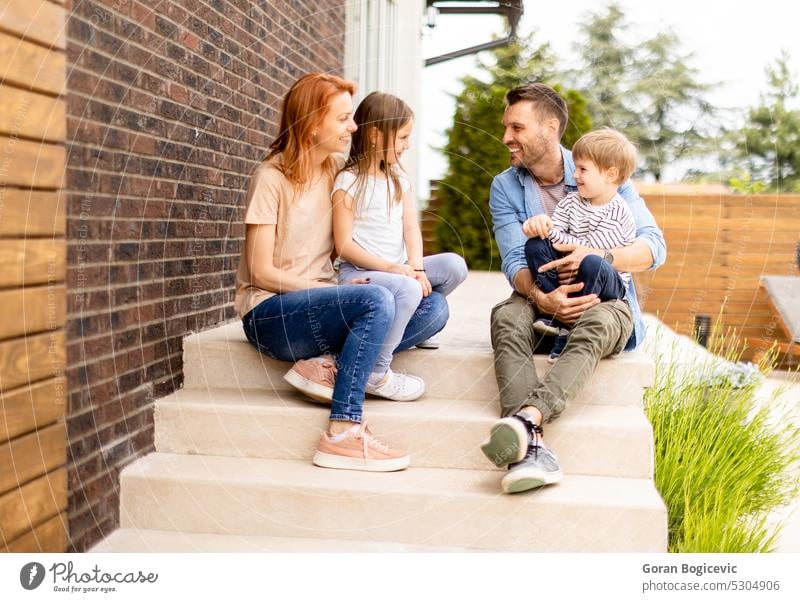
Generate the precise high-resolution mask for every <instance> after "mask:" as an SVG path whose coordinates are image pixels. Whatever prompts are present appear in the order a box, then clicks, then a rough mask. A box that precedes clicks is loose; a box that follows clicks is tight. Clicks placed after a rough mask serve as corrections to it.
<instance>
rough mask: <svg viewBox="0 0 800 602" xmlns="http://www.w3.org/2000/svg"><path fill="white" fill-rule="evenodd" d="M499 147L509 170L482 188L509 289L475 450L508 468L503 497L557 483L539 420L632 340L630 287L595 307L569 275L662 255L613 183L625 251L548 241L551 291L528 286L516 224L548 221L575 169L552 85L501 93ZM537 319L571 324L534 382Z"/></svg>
mask: <svg viewBox="0 0 800 602" xmlns="http://www.w3.org/2000/svg"><path fill="white" fill-rule="evenodd" d="M506 104H507V107H506V109H505V113H504V115H503V126H504V128H505V133H504V135H503V143H504V144H505V145H506V146H507V147H508V150H509V151H510V153H511V167H509V168H508V169H507V170H506V171H504V172H503V173H501V174H499V175H498V176H496V177H495V178H494V180H493V182H492V187H491V191H490V197H489V206H490V209H491V212H492V222H493V229H494V234H495V238H496V239H497V244H498V247H499V248H500V254H501V258H502V268H503V272H504V273H505V275H506V278H507V279H508V281H509V283H510V284H511V286H512V288H513V289H514V290H513V292H512V294H511V296H510V297H509V298H508V299H506V300H505V301H502V302H501V303H499V304H498V305H496V306H495V307H494V309H493V310H492V317H491V334H492V348H493V349H494V365H495V374H496V377H497V385H498V387H499V389H500V405H501V415H502V416H503V418H501V419H500V420H498V421H497V422H496V423H495V424H494V425H493V426H492V428H491V431H490V435H489V439H488V440H487V441H486V442H485V443H484V444H483V445H482V450H483V452H484V454H485V455H486V456H487V458H489V460H490V461H492V462H493V463H494V464H495V465H497V466H506V465H507V466H508V473H507V474H506V475H505V477H504V478H503V480H502V487H503V491H505V492H506V493H516V492H520V491H527V490H530V489H534V488H537V487H541V486H543V485H547V484H551V483H557V482H558V481H560V480H561V479H562V477H563V475H562V472H561V468H560V466H559V464H558V460H557V458H556V456H555V454H554V453H553V452H552V451H551V450H550V449H548V448H547V447H546V446H545V444H544V439H543V436H542V434H543V433H542V424H543V423H545V422H550V421H552V420H554V419H556V418H558V416H559V415H560V414H561V412H562V411H563V409H564V407H565V405H566V404H567V402H569V401H570V400H572V399H574V398H575V396H576V395H577V394H578V392H579V391H580V390H581V389H582V388H583V386H584V385H585V384H586V383H587V382H588V380H589V378H590V377H591V375H592V374H593V373H594V370H595V368H596V367H597V364H598V362H599V361H600V360H601V359H602V358H604V357H608V356H611V355H614V354H617V353H620V352H622V351H632V350H633V349H635V348H636V346H637V345H638V344H639V343H641V342H642V340H643V339H644V335H645V326H644V322H643V320H642V316H641V310H640V309H639V304H638V302H637V300H636V291H635V289H634V286H633V281H632V280H631V282H630V284H629V285H628V287H627V291H626V299H625V300H614V301H606V302H602V303H601V302H600V299H598V298H597V296H596V295H586V294H581V289H582V288H583V284H582V283H576V282H574V280H575V275H576V274H577V272H578V268H579V267H580V264H581V261H582V260H583V259H584V258H585V257H586V256H588V255H590V254H594V255H598V256H599V257H602V258H603V259H604V260H605V261H607V262H608V263H609V264H610V265H611V267H613V268H614V269H615V270H617V271H619V272H641V271H645V270H649V269H656V268H657V267H659V266H660V265H662V264H663V263H664V260H665V258H666V244H665V242H664V236H663V234H662V233H661V230H660V229H659V228H658V226H657V225H656V223H655V219H654V218H653V215H652V214H651V213H650V211H649V210H648V209H647V207H646V205H645V204H644V201H643V200H642V198H641V197H640V196H639V194H638V193H637V192H636V189H635V188H634V186H633V184H632V183H631V181H630V180H628V181H626V182H624V183H623V184H622V185H621V186H620V187H619V194H620V195H621V196H622V198H623V199H624V200H625V201H626V202H627V203H628V206H629V209H630V211H631V213H632V215H633V218H634V222H635V224H636V239H635V241H634V242H633V244H631V245H628V246H626V247H619V248H610V249H591V248H588V247H584V246H580V245H557V246H556V249H557V250H559V251H561V252H563V253H566V255H565V256H564V257H562V258H561V259H558V260H556V261H554V262H552V263H550V264H547V265H545V266H542V267H541V268H540V271H541V272H544V271H547V270H550V269H555V270H557V271H558V277H559V284H560V286H559V287H558V288H557V289H555V290H553V291H552V292H549V293H545V292H544V291H542V290H540V289H539V288H537V287H536V285H535V284H534V275H532V274H531V273H530V270H529V269H528V264H527V262H526V258H525V243H526V242H527V237H526V236H525V234H524V233H523V229H522V226H523V224H524V223H525V221H526V220H527V219H529V218H531V217H533V216H535V215H538V214H541V213H545V214H547V215H552V213H553V211H554V209H555V207H556V205H557V204H558V203H559V202H560V201H561V200H562V199H563V198H564V197H565V196H567V194H569V193H571V192H576V191H577V185H576V181H575V164H574V162H573V160H572V154H571V153H570V151H568V150H567V149H565V148H564V147H562V146H561V144H560V141H561V137H562V136H563V134H564V130H565V129H566V126H567V121H568V112H567V105H566V103H565V102H564V99H563V98H561V96H560V95H559V94H558V93H557V92H556V91H555V90H553V89H552V88H550V87H548V86H546V85H544V84H541V83H534V84H527V85H524V86H520V87H517V88H514V89H513V90H510V91H509V92H508V93H507V94H506ZM541 316H548V317H549V316H553V317H554V318H555V319H557V320H558V321H559V322H561V323H565V324H569V325H572V332H571V334H570V336H569V339H568V341H567V344H566V347H565V348H564V350H563V353H562V354H561V357H560V359H559V360H558V361H557V362H556V363H555V365H554V366H553V368H552V369H551V370H550V372H548V374H547V376H546V377H545V378H544V379H542V380H541V381H540V380H539V378H538V376H537V374H536V367H535V366H534V363H533V357H532V354H533V353H534V352H548V351H549V349H548V345H549V344H551V342H552V338H548V337H542V336H540V335H538V334H537V333H536V332H535V331H534V328H533V324H534V322H536V320H537V319H538V318H539V317H541Z"/></svg>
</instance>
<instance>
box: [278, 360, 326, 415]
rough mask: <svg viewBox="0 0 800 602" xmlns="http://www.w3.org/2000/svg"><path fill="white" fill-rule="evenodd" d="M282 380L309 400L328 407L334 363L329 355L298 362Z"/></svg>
mask: <svg viewBox="0 0 800 602" xmlns="http://www.w3.org/2000/svg"><path fill="white" fill-rule="evenodd" d="M283 379H284V380H285V381H286V382H288V383H289V384H290V385H292V386H293V387H294V388H295V389H297V390H299V391H302V392H303V393H305V394H306V395H308V396H309V397H310V398H311V399H314V400H316V401H320V402H322V403H324V404H327V405H330V404H331V401H332V400H333V386H334V384H335V383H336V362H334V361H333V358H332V357H331V356H330V355H320V356H319V357H312V358H310V359H307V360H299V361H297V362H295V364H294V366H292V367H291V369H290V370H289V371H288V372H287V373H286V374H284V375H283Z"/></svg>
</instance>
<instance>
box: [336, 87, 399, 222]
mask: <svg viewBox="0 0 800 602" xmlns="http://www.w3.org/2000/svg"><path fill="white" fill-rule="evenodd" d="M413 118H414V112H413V111H412V110H411V107H409V106H408V105H407V104H406V103H405V102H404V101H403V100H402V99H400V98H398V97H397V96H394V95H392V94H386V93H384V92H372V93H370V94H368V95H367V97H366V98H364V100H362V101H361V103H360V104H359V105H358V108H357V109H356V112H355V114H354V115H353V119H354V120H355V122H356V125H357V126H358V129H357V130H356V132H355V133H354V134H353V138H352V145H351V146H350V156H349V157H348V158H347V162H346V163H345V166H344V169H346V170H348V171H352V172H353V173H354V174H355V176H356V180H355V182H354V183H353V186H352V189H351V190H348V191H347V193H348V194H349V195H350V196H351V197H353V205H354V206H353V213H354V214H356V215H358V212H359V211H360V209H361V206H362V204H363V202H364V197H365V196H366V189H367V178H368V174H369V168H370V166H371V165H374V164H376V163H377V164H378V167H379V168H380V169H381V171H383V172H384V173H386V178H387V179H389V180H390V181H391V182H392V187H393V190H394V195H393V198H392V197H391V195H390V197H389V198H387V210H390V209H391V203H392V201H394V202H396V203H399V202H400V201H401V200H402V198H403V190H402V186H401V185H400V177H399V175H400V174H398V172H397V170H396V169H388V162H387V161H386V153H387V150H388V148H391V145H392V144H394V140H395V137H396V136H397V130H399V129H400V128H401V127H403V126H404V125H405V124H407V123H408V122H409V121H411V120H412V119H413ZM373 128H374V129H377V130H378V132H380V133H381V135H382V137H383V145H384V146H385V147H387V148H382V149H379V148H376V147H375V145H374V144H373V143H372V135H371V132H372V130H373ZM396 167H397V169H399V170H402V169H403V166H402V165H400V164H399V163H398V164H397V165H396ZM389 188H391V187H388V186H387V190H388V189H389Z"/></svg>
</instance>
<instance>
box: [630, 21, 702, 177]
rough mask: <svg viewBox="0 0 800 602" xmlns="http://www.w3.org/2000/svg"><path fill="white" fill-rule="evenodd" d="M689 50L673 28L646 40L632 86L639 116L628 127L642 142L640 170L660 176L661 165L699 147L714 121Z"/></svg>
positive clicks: (696, 150)
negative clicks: (632, 124) (683, 51)
mask: <svg viewBox="0 0 800 602" xmlns="http://www.w3.org/2000/svg"><path fill="white" fill-rule="evenodd" d="M691 59H692V55H691V54H682V53H681V51H680V40H679V39H678V37H677V36H676V35H675V34H674V33H673V32H671V31H666V32H662V33H659V34H657V35H656V36H655V37H653V38H651V39H649V40H646V41H645V42H644V43H643V44H642V45H641V46H640V50H639V51H638V52H637V58H636V61H635V63H634V67H633V69H634V72H635V74H636V77H635V83H634V85H633V87H632V89H631V100H632V101H633V103H634V104H633V105H632V106H633V110H634V111H635V112H636V114H637V116H638V118H637V120H636V125H635V126H634V127H633V128H632V129H631V131H630V132H628V134H629V136H630V137H631V139H632V140H633V141H634V142H635V143H637V144H638V146H639V155H640V165H639V169H640V171H643V172H645V173H651V174H652V175H653V176H654V177H655V179H656V181H660V180H661V174H662V171H663V166H664V165H668V164H670V163H672V162H674V161H676V160H678V159H681V158H683V157H686V156H689V155H691V154H694V153H697V152H699V151H700V150H701V148H703V146H702V144H703V142H704V141H705V139H706V138H707V137H708V136H709V135H710V134H711V131H712V129H713V127H714V125H713V120H714V114H715V110H714V108H713V107H712V106H711V104H709V103H708V102H707V101H706V100H705V98H704V96H705V93H706V92H707V91H708V90H709V88H710V87H711V86H710V85H709V84H704V83H701V82H700V81H698V79H697V75H698V71H697V69H696V68H694V67H691V66H690V64H691Z"/></svg>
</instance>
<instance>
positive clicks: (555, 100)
mask: <svg viewBox="0 0 800 602" xmlns="http://www.w3.org/2000/svg"><path fill="white" fill-rule="evenodd" d="M523 100H529V101H531V102H532V103H533V108H534V110H536V111H539V112H540V115H541V116H542V117H543V118H555V119H558V139H559V140H560V139H561V137H562V136H563V135H564V131H565V130H566V129H567V122H568V121H569V111H568V110H567V103H566V102H565V101H564V99H563V98H561V95H560V94H559V93H558V92H556V91H555V90H553V88H551V87H550V86H547V85H545V84H542V83H539V82H537V83H533V84H525V85H524V86H517V87H516V88H513V89H511V90H509V91H508V92H507V93H506V103H507V104H508V106H509V107H510V106H511V105H515V104H517V103H518V102H521V101H523Z"/></svg>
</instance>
